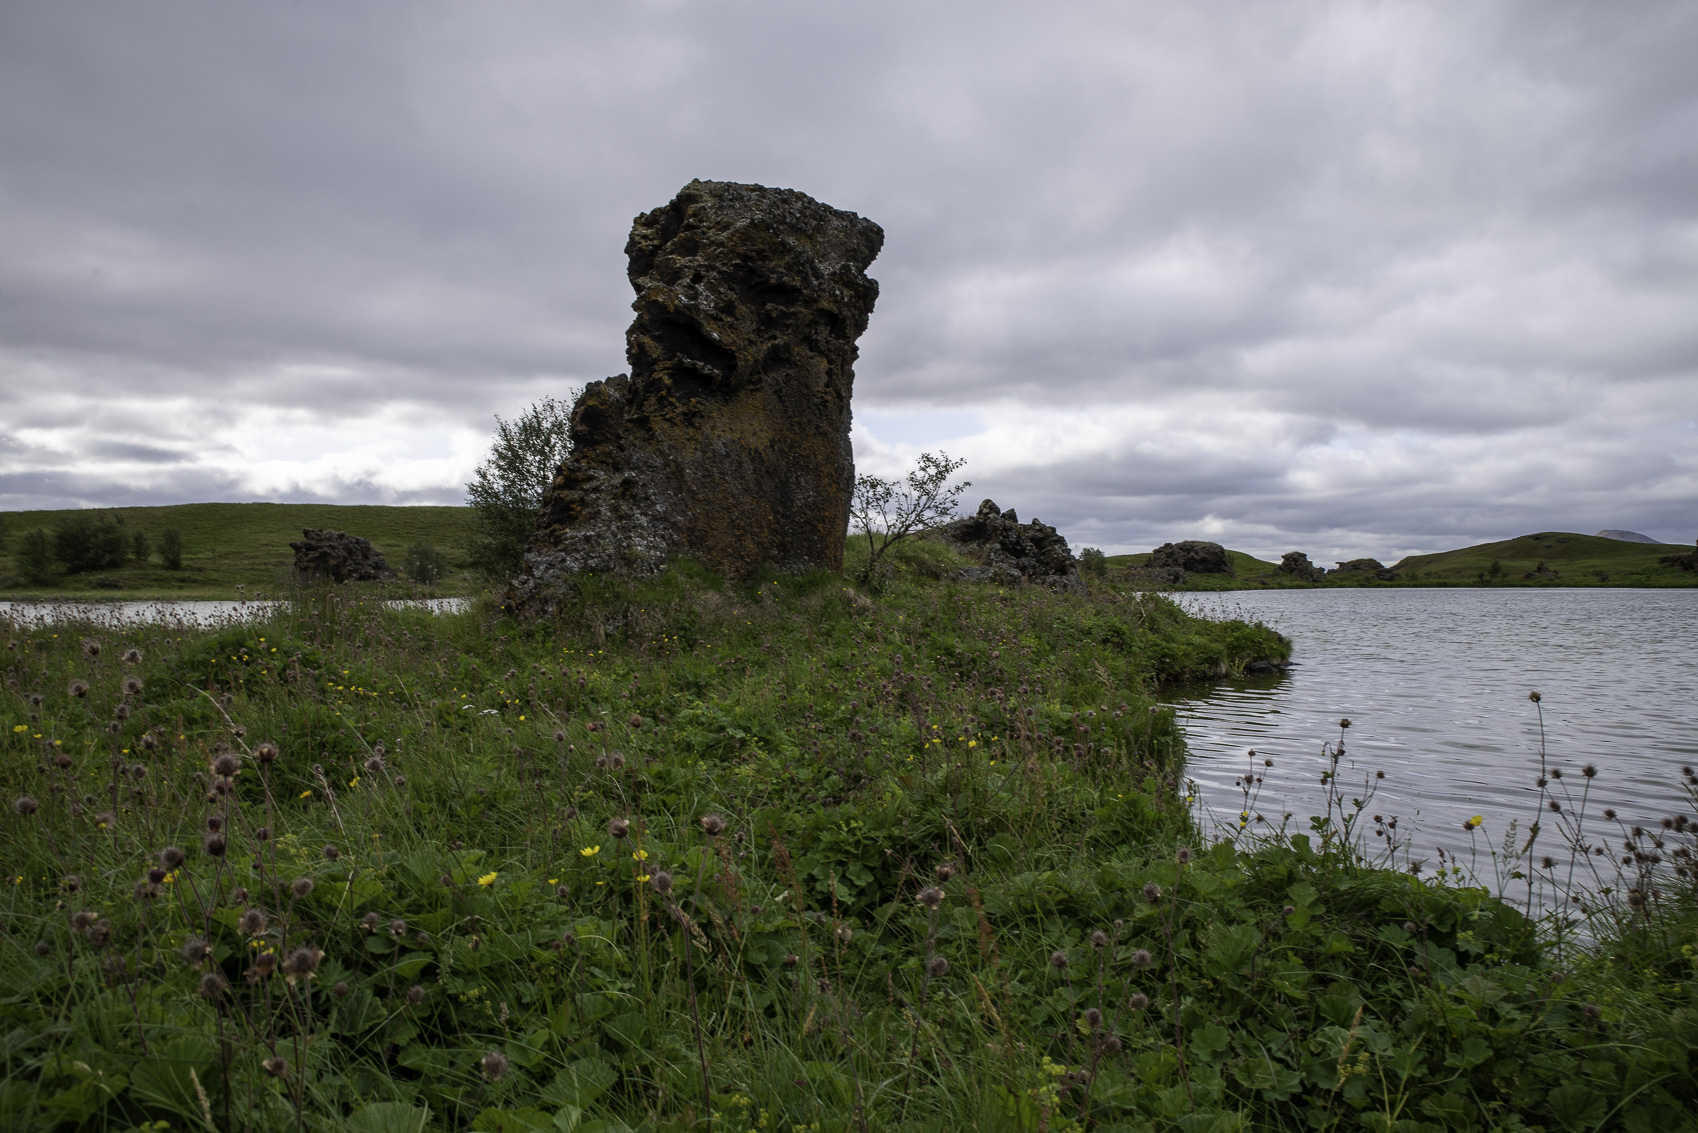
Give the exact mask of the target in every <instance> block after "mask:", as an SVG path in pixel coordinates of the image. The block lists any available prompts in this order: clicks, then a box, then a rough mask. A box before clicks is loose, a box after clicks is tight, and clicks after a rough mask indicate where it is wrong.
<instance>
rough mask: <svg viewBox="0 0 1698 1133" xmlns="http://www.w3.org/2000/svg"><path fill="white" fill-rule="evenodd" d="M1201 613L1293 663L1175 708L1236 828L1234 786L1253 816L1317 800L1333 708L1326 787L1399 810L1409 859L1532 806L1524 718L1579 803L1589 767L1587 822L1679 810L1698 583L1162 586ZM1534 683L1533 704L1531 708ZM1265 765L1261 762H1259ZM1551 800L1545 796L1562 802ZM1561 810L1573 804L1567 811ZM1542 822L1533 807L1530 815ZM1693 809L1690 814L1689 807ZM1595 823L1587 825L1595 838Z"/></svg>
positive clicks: (1696, 744) (1692, 749)
mask: <svg viewBox="0 0 1698 1133" xmlns="http://www.w3.org/2000/svg"><path fill="white" fill-rule="evenodd" d="M1177 597H1179V599H1180V600H1181V602H1182V603H1183V604H1184V605H1185V606H1186V608H1188V609H1190V610H1192V611H1193V612H1197V613H1203V614H1207V615H1210V616H1217V617H1218V616H1233V617H1243V618H1247V619H1251V620H1259V621H1261V622H1263V623H1264V624H1266V625H1268V626H1271V627H1272V628H1274V629H1277V630H1278V631H1279V632H1281V633H1283V634H1285V635H1286V636H1288V637H1290V638H1291V639H1292V642H1293V646H1292V660H1293V662H1294V666H1293V668H1292V670H1291V671H1290V672H1289V673H1288V674H1285V675H1283V676H1277V677H1268V678H1258V679H1249V680H1244V681H1238V682H1232V683H1229V684H1225V685H1222V686H1220V687H1218V688H1215V689H1213V690H1210V691H1207V692H1206V693H1204V694H1202V695H1199V696H1197V697H1194V698H1189V699H1183V700H1179V701H1176V702H1175V704H1176V708H1177V711H1178V712H1179V715H1180V718H1181V720H1182V721H1183V723H1184V726H1185V731H1186V736H1187V743H1188V746H1189V748H1190V752H1191V756H1190V763H1189V765H1188V772H1189V774H1190V776H1191V777H1192V778H1193V779H1194V780H1195V781H1196V783H1197V785H1198V794H1199V798H1200V800H1201V801H1202V802H1203V803H1205V804H1206V805H1207V806H1208V807H1209V809H1210V810H1211V811H1212V812H1213V813H1214V815H1215V816H1216V817H1217V818H1219V819H1223V820H1226V821H1229V822H1233V823H1236V820H1237V818H1238V814H1239V809H1240V806H1241V805H1242V794H1241V791H1240V789H1239V788H1238V787H1237V786H1236V785H1235V782H1234V781H1235V779H1237V778H1238V777H1239V776H1240V775H1243V774H1244V773H1245V772H1246V771H1247V770H1248V769H1249V767H1250V765H1251V762H1252V761H1250V760H1248V759H1247V757H1246V754H1245V753H1246V752H1247V751H1248V750H1249V749H1254V750H1255V751H1256V753H1257V759H1256V760H1254V761H1253V762H1254V766H1255V772H1256V773H1257V774H1260V775H1262V776H1263V779H1264V782H1263V784H1262V796H1261V800H1260V803H1259V805H1258V806H1257V807H1256V810H1257V811H1258V812H1259V813H1261V814H1262V815H1263V816H1264V817H1266V818H1267V819H1268V820H1269V821H1270V822H1272V823H1275V824H1277V822H1278V821H1279V819H1280V818H1281V817H1282V816H1283V815H1284V814H1286V813H1290V814H1292V815H1293V816H1294V819H1293V826H1294V827H1297V828H1305V827H1307V825H1308V816H1309V815H1311V814H1315V813H1319V812H1320V809H1321V808H1322V806H1323V805H1324V804H1323V803H1322V799H1323V794H1322V788H1321V785H1320V775H1321V772H1322V771H1323V770H1325V769H1326V766H1327V757H1326V756H1325V754H1324V753H1323V752H1322V744H1323V743H1325V742H1332V741H1336V740H1337V739H1338V737H1339V728H1338V721H1339V719H1340V718H1343V717H1348V718H1349V719H1350V721H1351V727H1350V729H1349V730H1348V732H1347V733H1345V750H1346V757H1345V759H1344V761H1343V762H1342V763H1341V765H1340V772H1341V774H1340V780H1341V781H1342V783H1343V785H1344V793H1345V794H1346V796H1347V797H1348V796H1352V795H1356V796H1359V795H1361V793H1362V784H1363V781H1364V779H1363V777H1364V775H1369V774H1372V773H1373V772H1375V771H1384V772H1385V778H1384V779H1383V780H1377V781H1376V782H1377V789H1378V793H1377V795H1376V797H1375V798H1374V800H1373V802H1372V803H1371V805H1370V808H1369V809H1370V811H1371V812H1373V813H1380V814H1383V815H1386V816H1388V817H1389V816H1391V815H1398V816H1399V819H1400V821H1399V828H1398V833H1399V834H1413V839H1412V841H1413V845H1414V847H1415V849H1416V851H1417V853H1416V856H1417V857H1426V858H1427V859H1428V860H1429V861H1432V860H1434V858H1435V857H1436V855H1435V853H1434V848H1435V847H1436V846H1439V845H1443V846H1445V847H1446V848H1447V849H1449V850H1456V849H1458V848H1459V847H1465V846H1466V845H1467V844H1468V842H1469V839H1468V836H1467V835H1466V834H1465V833H1464V832H1463V831H1462V829H1461V824H1462V823H1463V822H1464V821H1466V820H1467V819H1468V818H1469V817H1471V816H1473V815H1483V816H1485V818H1486V820H1487V823H1486V831H1487V832H1488V833H1494V834H1497V835H1501V833H1502V831H1503V830H1504V828H1505V824H1506V823H1507V821H1508V820H1509V819H1511V818H1518V819H1520V821H1521V826H1522V829H1523V830H1525V828H1526V825H1527V823H1528V822H1529V821H1531V819H1532V818H1533V816H1534V815H1536V814H1538V813H1539V805H1540V802H1539V791H1538V787H1537V785H1536V780H1537V777H1538V775H1539V744H1540V732H1539V709H1540V708H1542V709H1543V712H1544V742H1545V750H1546V753H1547V758H1548V762H1549V765H1550V766H1552V767H1558V768H1561V769H1563V772H1564V779H1563V784H1562V785H1563V786H1566V787H1568V788H1569V789H1570V790H1572V791H1573V792H1574V793H1575V794H1576V795H1578V794H1579V790H1580V788H1581V786H1582V785H1583V782H1584V781H1583V780H1582V778H1581V776H1580V775H1579V771H1580V768H1581V767H1582V765H1584V764H1587V763H1592V764H1595V765H1596V766H1597V769H1598V776H1597V779H1596V780H1595V781H1594V782H1593V784H1592V794H1591V800H1590V802H1589V804H1588V806H1587V807H1586V813H1587V815H1588V816H1590V820H1591V821H1592V822H1593V823H1594V824H1596V823H1599V822H1601V818H1600V816H1601V814H1602V811H1603V809H1604V808H1605V807H1614V808H1616V809H1617V810H1618V811H1619V812H1620V813H1621V816H1622V818H1623V819H1625V820H1627V821H1629V822H1643V823H1645V824H1646V825H1647V826H1652V825H1654V824H1655V822H1656V821H1657V820H1658V819H1660V818H1662V817H1663V816H1665V815H1673V814H1675V813H1677V812H1679V811H1681V810H1683V809H1684V810H1687V811H1688V812H1690V805H1691V804H1690V803H1689V802H1687V801H1686V800H1685V799H1684V796H1683V794H1682V790H1681V786H1680V784H1681V768H1682V766H1684V765H1694V764H1698V590H1603V589H1587V590H1546V589H1538V590H1533V589H1502V590H1496V589H1432V590H1416V589H1395V590H1393V589H1386V590H1376V589H1362V590H1334V589H1320V590H1278V591H1237V592H1232V593H1226V594H1220V595H1207V596H1205V595H1179V596H1177ZM1535 689H1536V690H1538V692H1539V693H1540V694H1541V696H1542V701H1541V703H1540V705H1539V706H1537V707H1535V705H1534V704H1532V703H1531V702H1530V701H1529V700H1528V696H1527V694H1528V692H1529V691H1531V690H1535ZM1263 757H1266V758H1271V759H1272V760H1273V761H1274V766H1273V767H1272V768H1263V767H1262V766H1261V759H1262V758H1263ZM1560 797H1561V796H1560V795H1559V798H1560ZM1570 809H1571V810H1572V808H1570ZM1547 817H1548V816H1547ZM1689 817H1690V813H1689ZM1596 828H1597V827H1596V825H1594V826H1593V829H1596Z"/></svg>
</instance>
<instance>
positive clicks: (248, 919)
mask: <svg viewBox="0 0 1698 1133" xmlns="http://www.w3.org/2000/svg"><path fill="white" fill-rule="evenodd" d="M266 923H267V918H266V915H265V910H264V909H249V910H247V911H246V912H244V913H243V914H242V915H241V916H240V917H239V918H237V920H236V927H237V928H239V929H241V931H242V935H244V936H258V935H260V934H261V933H263V932H264V931H265V926H266Z"/></svg>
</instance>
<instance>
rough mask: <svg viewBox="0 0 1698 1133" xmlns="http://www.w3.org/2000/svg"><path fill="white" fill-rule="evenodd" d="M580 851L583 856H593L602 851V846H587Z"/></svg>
mask: <svg viewBox="0 0 1698 1133" xmlns="http://www.w3.org/2000/svg"><path fill="white" fill-rule="evenodd" d="M578 853H579V854H581V855H582V856H584V857H586V858H593V857H595V856H596V855H597V854H599V853H601V847H600V846H585V847H584V848H583V849H581V850H579V851H578Z"/></svg>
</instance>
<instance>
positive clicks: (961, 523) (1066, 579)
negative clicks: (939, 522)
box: [939, 500, 1083, 590]
mask: <svg viewBox="0 0 1698 1133" xmlns="http://www.w3.org/2000/svg"><path fill="white" fill-rule="evenodd" d="M939 533H940V534H941V535H942V536H943V537H944V539H946V540H948V541H949V542H950V543H952V544H954V545H955V547H956V548H957V549H959V550H960V551H961V552H962V553H964V554H966V555H968V556H969V557H971V558H974V559H977V560H979V562H980V563H981V564H982V565H980V566H976V567H968V568H967V569H965V570H962V571H959V572H957V577H959V578H962V579H964V580H966V581H970V582H1002V583H1010V584H1012V583H1020V582H1027V583H1036V584H1038V585H1041V586H1059V587H1063V588H1066V589H1069V590H1071V589H1077V588H1078V587H1080V586H1081V585H1083V584H1082V583H1081V582H1080V579H1079V562H1078V560H1077V559H1075V558H1074V557H1073V552H1072V550H1071V549H1070V548H1069V547H1068V546H1067V540H1066V539H1065V538H1063V537H1062V536H1061V534H1060V533H1059V532H1057V531H1056V529H1055V528H1053V527H1051V526H1049V525H1048V524H1046V523H1041V522H1039V521H1038V520H1037V519H1033V520H1032V522H1030V523H1021V522H1020V517H1019V515H1017V514H1016V513H1015V511H1014V509H1013V508H1009V509H1008V510H1007V511H1003V510H1002V509H1001V508H999V507H997V506H996V503H995V502H994V501H992V500H986V501H984V502H983V503H981V504H980V505H979V510H978V511H977V512H975V513H974V514H973V515H970V516H968V517H966V518H965V519H957V520H955V521H954V522H953V523H947V524H945V525H944V526H943V527H942V528H940V529H939Z"/></svg>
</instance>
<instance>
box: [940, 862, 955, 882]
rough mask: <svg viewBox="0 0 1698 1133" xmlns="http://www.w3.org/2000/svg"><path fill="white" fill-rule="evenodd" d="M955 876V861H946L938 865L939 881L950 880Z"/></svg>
mask: <svg viewBox="0 0 1698 1133" xmlns="http://www.w3.org/2000/svg"><path fill="white" fill-rule="evenodd" d="M954 876H955V863H954V862H944V863H943V864H942V865H940V866H938V867H937V879H938V880H939V881H948V880H949V879H950V878H952V877H954Z"/></svg>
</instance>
